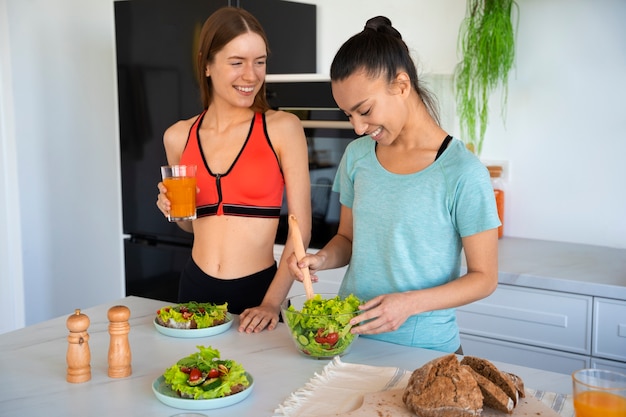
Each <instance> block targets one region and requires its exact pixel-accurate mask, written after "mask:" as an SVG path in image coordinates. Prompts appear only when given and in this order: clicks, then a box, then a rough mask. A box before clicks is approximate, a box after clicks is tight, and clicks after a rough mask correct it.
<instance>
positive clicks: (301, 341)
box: [298, 334, 309, 346]
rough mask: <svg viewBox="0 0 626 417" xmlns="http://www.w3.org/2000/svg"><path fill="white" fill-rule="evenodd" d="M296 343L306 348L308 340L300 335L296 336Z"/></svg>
mask: <svg viewBox="0 0 626 417" xmlns="http://www.w3.org/2000/svg"><path fill="white" fill-rule="evenodd" d="M298 343H300V344H301V345H302V346H306V345H308V344H309V339H307V338H306V336H305V335H303V334H301V335H300V336H298Z"/></svg>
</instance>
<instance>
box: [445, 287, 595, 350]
mask: <svg viewBox="0 0 626 417" xmlns="http://www.w3.org/2000/svg"><path fill="white" fill-rule="evenodd" d="M591 309H592V297H589V296H582V295H576V294H567V293H560V292H555V291H545V290H536V289H531V288H522V287H516V286H511V285H503V284H500V285H499V286H498V288H497V289H496V291H495V292H494V293H493V294H491V295H490V296H489V297H487V298H485V299H483V300H480V301H477V302H474V303H472V304H469V305H466V306H463V307H460V308H458V309H457V318H458V322H459V328H460V330H461V332H462V333H466V334H472V335H476V336H484V337H489V338H492V339H500V340H505V341H510V342H517V343H523V344H526V345H531V346H539V347H545V348H549V349H558V350H562V351H567V352H572V353H580V354H585V355H589V354H590V353H591Z"/></svg>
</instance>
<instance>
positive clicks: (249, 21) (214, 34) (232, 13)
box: [196, 7, 269, 112]
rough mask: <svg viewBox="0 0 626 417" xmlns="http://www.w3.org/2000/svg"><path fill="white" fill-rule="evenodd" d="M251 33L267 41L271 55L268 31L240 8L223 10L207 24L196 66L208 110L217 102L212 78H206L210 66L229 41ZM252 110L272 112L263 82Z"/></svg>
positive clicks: (223, 8)
mask: <svg viewBox="0 0 626 417" xmlns="http://www.w3.org/2000/svg"><path fill="white" fill-rule="evenodd" d="M248 32H252V33H256V34H257V35H259V36H260V37H261V38H263V41H264V42H265V48H266V50H267V54H268V55H269V46H268V43H267V36H266V35H265V31H264V30H263V27H262V26H261V24H260V23H259V21H258V20H257V18H256V17H254V16H253V15H252V14H250V13H249V12H248V11H246V10H244V9H240V8H237V7H222V8H221V9H218V10H217V11H216V12H215V13H213V14H212V15H211V16H209V18H208V19H207V20H206V21H205V22H204V25H203V26H202V30H201V31H200V46H199V49H198V59H197V64H196V72H197V74H196V76H197V77H198V83H199V85H200V99H201V100H202V106H203V108H204V109H207V108H208V107H209V104H210V103H211V101H212V99H213V86H212V85H211V78H210V77H207V76H206V75H205V69H206V66H207V64H209V63H211V62H212V61H213V59H214V58H215V54H216V53H218V52H219V51H220V50H222V48H224V46H225V45H226V44H227V43H228V42H230V41H232V40H233V39H234V38H236V37H237V36H239V35H242V34H244V33H248ZM251 109H252V110H254V111H259V112H265V111H267V110H268V109H269V104H268V103H267V98H266V97H265V82H263V85H262V86H261V90H259V92H258V93H257V95H256V97H255V98H254V103H253V104H252V107H251Z"/></svg>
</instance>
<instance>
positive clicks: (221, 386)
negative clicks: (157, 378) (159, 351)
mask: <svg viewBox="0 0 626 417" xmlns="http://www.w3.org/2000/svg"><path fill="white" fill-rule="evenodd" d="M196 347H197V348H198V350H199V351H198V352H196V353H193V354H191V355H189V356H187V357H186V358H183V359H181V360H179V361H178V362H176V364H175V365H173V366H171V367H169V368H167V369H166V370H165V372H164V373H163V378H164V380H165V383H166V384H167V385H169V386H170V387H171V389H172V390H173V391H174V392H176V393H178V395H180V396H181V397H183V398H193V399H195V400H207V399H212V398H220V397H226V396H228V395H232V394H236V393H238V392H241V391H243V390H245V389H246V388H248V386H250V381H249V380H248V377H247V376H246V371H245V370H244V368H243V366H242V365H241V364H239V363H238V362H235V361H234V360H230V359H220V352H219V351H218V350H217V349H213V348H212V347H211V346H208V347H205V346H196Z"/></svg>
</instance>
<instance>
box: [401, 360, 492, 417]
mask: <svg viewBox="0 0 626 417" xmlns="http://www.w3.org/2000/svg"><path fill="white" fill-rule="evenodd" d="M402 401H403V402H404V404H405V405H406V406H407V407H408V408H409V409H410V410H411V411H413V412H414V413H415V414H417V415H418V416H420V417H474V416H480V415H481V413H482V405H483V395H482V394H481V391H480V388H479V387H478V383H477V382H476V379H475V378H474V377H473V376H472V374H471V372H470V371H469V370H468V369H467V368H465V367H462V366H461V365H460V363H459V360H458V359H457V357H456V355H455V354H449V355H446V356H442V357H439V358H436V359H433V360H432V361H430V362H427V363H426V364H425V365H424V366H422V367H421V368H418V369H416V370H415V371H413V374H411V378H410V379H409V383H408V385H407V387H406V388H405V390H404V393H403V395H402Z"/></svg>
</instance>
